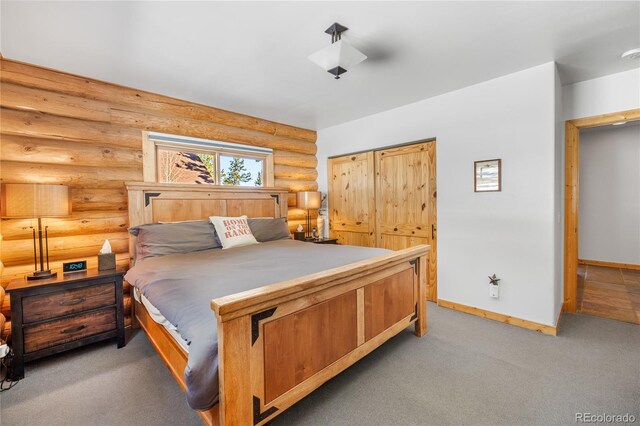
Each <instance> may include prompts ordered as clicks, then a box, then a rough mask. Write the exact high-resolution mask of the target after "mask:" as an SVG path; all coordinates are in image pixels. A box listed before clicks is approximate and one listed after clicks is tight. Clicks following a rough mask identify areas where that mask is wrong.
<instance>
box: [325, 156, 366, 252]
mask: <svg viewBox="0 0 640 426" xmlns="http://www.w3.org/2000/svg"><path fill="white" fill-rule="evenodd" d="M373 160H374V155H373V152H365V153H360V154H353V155H347V156H344V157H338V158H330V159H329V162H328V168H329V208H330V212H329V230H330V234H331V237H332V238H338V242H339V243H340V244H348V245H359V246H369V247H375V235H374V230H375V199H374V184H375V180H374V164H373Z"/></svg>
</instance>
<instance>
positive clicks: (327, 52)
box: [309, 40, 367, 71]
mask: <svg viewBox="0 0 640 426" xmlns="http://www.w3.org/2000/svg"><path fill="white" fill-rule="evenodd" d="M365 59H367V56H366V55H365V54H363V53H362V52H360V51H359V50H358V49H356V48H355V47H353V46H351V45H350V44H348V43H347V42H345V41H344V40H338V41H336V42H335V43H332V44H331V45H329V46H327V47H325V48H323V49H320V50H318V51H317V52H315V53H313V54H311V55H309V60H310V61H311V62H313V63H315V64H317V65H319V66H320V67H322V68H324V69H325V70H326V71H329V70H332V69H336V68H338V67H340V68H342V69H344V70H345V71H348V70H350V69H351V68H352V67H353V66H354V65H357V64H359V63H360V62H362V61H364V60H365Z"/></svg>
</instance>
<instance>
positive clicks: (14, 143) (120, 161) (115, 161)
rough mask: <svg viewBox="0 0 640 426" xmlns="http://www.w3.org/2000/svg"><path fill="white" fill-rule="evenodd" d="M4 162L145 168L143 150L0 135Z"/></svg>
mask: <svg viewBox="0 0 640 426" xmlns="http://www.w3.org/2000/svg"><path fill="white" fill-rule="evenodd" d="M0 144H2V159H3V160H4V161H20V162H29V163H48V164H68V165H74V166H93V167H104V166H105V165H108V166H109V167H142V150H140V149H132V148H124V147H119V146H110V145H98V144H93V143H87V142H69V141H61V140H55V139H41V138H34V137H25V136H15V135H0Z"/></svg>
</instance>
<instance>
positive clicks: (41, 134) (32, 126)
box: [0, 108, 315, 149]
mask: <svg viewBox="0 0 640 426" xmlns="http://www.w3.org/2000/svg"><path fill="white" fill-rule="evenodd" d="M0 128H1V129H2V133H4V134H10V135H18V136H32V137H37V138H45V139H57V140H64V141H75V142H90V143H97V144H107V145H109V146H122V147H129V148H133V149H142V132H141V131H140V130H136V129H131V128H126V127H122V126H114V125H112V124H106V123H98V122H95V121H85V120H77V119H75V118H66V117H58V116H55V115H48V114H41V113H39V112H33V111H17V110H12V109H7V108H2V109H0ZM314 146H315V145H314Z"/></svg>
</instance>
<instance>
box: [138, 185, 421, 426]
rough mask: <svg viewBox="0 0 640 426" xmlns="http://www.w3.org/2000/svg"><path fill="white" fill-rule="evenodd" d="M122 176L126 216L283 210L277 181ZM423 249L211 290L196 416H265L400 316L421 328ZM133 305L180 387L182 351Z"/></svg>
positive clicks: (238, 420)
mask: <svg viewBox="0 0 640 426" xmlns="http://www.w3.org/2000/svg"><path fill="white" fill-rule="evenodd" d="M126 186H127V189H128V191H129V221H130V226H136V225H140V224H144V223H151V222H158V221H179V220H196V219H204V218H207V217H208V216H210V215H220V216H226V215H228V216H238V215H241V214H246V215H247V216H249V217H265V216H268V217H286V215H287V190H285V189H278V188H249V187H244V188H243V187H220V186H204V185H183V184H158V183H127V184H126ZM131 244H132V245H133V244H134V240H133V237H132V241H131ZM429 249H430V247H429V246H426V245H420V246H416V247H412V248H408V249H404V250H401V251H397V252H394V253H391V254H386V255H382V256H378V257H375V258H371V259H366V260H363V261H360V262H356V263H352V264H349V265H346V266H342V267H338V268H334V269H330V270H327V271H323V272H320V273H315V274H311V275H307V276H304V277H301V278H297V279H293V280H289V281H284V282H280V283H277V284H273V285H269V286H265V287H260V288H257V289H253V290H249V291H244V292H241V293H237V294H232V295H229V296H225V297H221V298H218V299H214V300H212V301H211V309H213V311H214V312H215V314H216V317H217V319H218V357H219V378H220V389H219V403H218V404H216V405H215V406H214V407H213V408H211V409H210V410H208V411H204V412H201V411H199V412H198V414H199V415H200V417H201V418H202V420H203V422H204V423H205V424H208V425H262V424H265V423H267V422H268V421H270V420H272V419H273V418H274V417H275V416H277V415H278V414H280V413H282V412H283V411H284V410H285V409H287V408H288V407H290V406H291V405H293V404H295V403H296V402H297V401H299V400H301V399H302V398H304V397H305V396H306V395H308V394H309V393H311V392H312V391H313V390H315V389H316V388H318V387H319V386H320V385H322V384H323V383H324V382H326V381H327V380H329V379H331V378H332V377H334V376H336V375H337V374H339V373H340V372H342V371H343V370H345V369H346V368H348V367H349V366H351V365H353V364H354V363H355V362H357V361H358V360H359V359H361V358H363V357H364V356H365V355H367V354H368V353H370V352H371V351H373V350H374V349H375V348H377V347H378V346H380V345H381V344H382V343H384V342H385V341H386V340H388V339H389V338H391V337H393V336H394V335H396V334H398V333H399V332H401V331H402V330H404V329H405V328H407V327H408V326H409V325H411V324H415V334H416V336H423V335H424V334H426V332H427V312H426V288H427V271H426V268H427V255H428V252H429ZM131 253H134V251H133V246H132V250H131ZM134 306H135V315H134V316H135V318H136V321H135V322H137V323H138V324H139V325H140V326H141V327H142V328H143V329H144V331H145V333H146V334H147V336H148V337H149V339H150V341H151V343H152V344H153V346H154V347H155V348H156V350H157V351H158V353H159V354H160V357H161V358H162V359H163V360H164V362H165V363H166V365H167V367H168V368H169V370H170V371H171V373H172V374H173V376H174V378H175V379H176V381H177V382H178V383H179V384H180V386H181V387H182V389H183V390H184V389H185V383H184V378H183V372H184V369H185V366H186V363H187V353H186V352H185V351H184V350H183V349H182V348H181V347H180V345H179V344H178V343H177V342H176V341H175V340H174V338H173V337H171V335H169V333H168V332H167V330H166V329H165V328H164V327H162V326H161V325H159V324H158V323H156V322H154V321H153V320H152V319H151V317H150V316H149V314H148V313H147V311H146V309H145V308H144V306H143V305H142V304H140V303H138V302H136V303H135V304H134Z"/></svg>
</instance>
